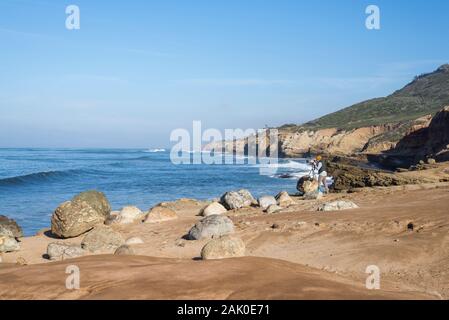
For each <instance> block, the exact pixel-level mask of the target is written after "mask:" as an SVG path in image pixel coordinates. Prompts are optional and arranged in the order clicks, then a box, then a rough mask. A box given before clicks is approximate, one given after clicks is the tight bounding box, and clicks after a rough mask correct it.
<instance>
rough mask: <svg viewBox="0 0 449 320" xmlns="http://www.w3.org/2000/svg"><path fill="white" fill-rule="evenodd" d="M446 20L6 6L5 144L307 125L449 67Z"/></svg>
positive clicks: (1, 50) (108, 141)
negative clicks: (72, 26)
mask: <svg viewBox="0 0 449 320" xmlns="http://www.w3.org/2000/svg"><path fill="white" fill-rule="evenodd" d="M68 5H77V6H78V8H79V9H80V29H79V30H69V29H67V28H66V18H67V16H68V15H67V14H66V7H67V6H68ZM368 5H377V6H378V7H379V9H380V29H379V30H369V29H367V28H366V26H365V20H366V18H367V17H368V15H367V14H366V12H365V9H366V7H367V6H368ZM447 12H449V2H448V1H445V0H427V1H404V0H395V1H391V0H385V1H383V0H382V1H380V0H372V1H362V0H341V1H337V0H327V1H301V0H291V1H288V0H245V1H243V0H239V1H236V0H226V1H224V0H214V1H210V0H208V1H196V0H191V1H182V0H179V1H174V0H164V1H154V0H152V1H148V0H145V1H144V0H142V1H137V0H129V1H120V2H119V1H110V0H109V1H105V0H72V1H60V0H1V1H0V147H67V148H81V147H105V148H115V147H117V148H158V147H166V146H168V145H170V140H169V138H170V133H171V132H172V130H174V129H177V128H184V129H186V130H189V131H191V130H192V121H194V120H199V121H201V124H202V128H203V130H205V129H209V128H216V129H219V130H222V131H223V130H224V129H225V128H230V129H233V128H241V129H248V128H255V129H257V128H263V127H264V126H265V125H268V126H270V127H272V126H279V125H282V124H286V123H297V124H300V123H303V122H306V121H309V120H312V119H314V118H316V117H319V116H322V115H325V114H327V113H330V112H333V111H336V110H338V109H341V108H343V107H346V106H349V105H351V104H353V103H356V102H360V101H363V100H366V99H370V98H374V97H379V96H385V95H388V94H390V93H392V92H393V91H395V90H397V89H399V88H401V87H402V86H404V85H405V84H407V83H408V82H410V81H411V80H412V79H413V77H414V76H415V75H418V74H421V73H425V72H430V71H433V70H435V69H436V68H438V66H440V65H441V64H444V63H449V41H447V35H448V34H449V19H447Z"/></svg>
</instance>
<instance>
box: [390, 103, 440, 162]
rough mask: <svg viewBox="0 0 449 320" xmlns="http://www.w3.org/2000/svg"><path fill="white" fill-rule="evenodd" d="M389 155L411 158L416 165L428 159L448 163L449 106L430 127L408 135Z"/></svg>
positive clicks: (437, 116) (434, 119)
mask: <svg viewBox="0 0 449 320" xmlns="http://www.w3.org/2000/svg"><path fill="white" fill-rule="evenodd" d="M387 154H388V156H390V157H394V156H403V157H409V158H411V159H413V162H414V163H417V162H419V161H420V160H425V159H427V158H434V159H436V160H437V161H448V160H449V106H447V107H445V108H443V110H441V111H440V112H438V113H437V114H436V115H435V116H434V117H433V118H432V120H431V121H430V124H429V125H428V126H426V127H423V128H420V129H419V130H416V131H413V132H410V133H409V134H407V135H406V136H405V137H404V138H402V139H401V140H400V141H399V142H398V144H397V145H396V147H395V148H394V149H393V150H391V151H390V152H388V153H387Z"/></svg>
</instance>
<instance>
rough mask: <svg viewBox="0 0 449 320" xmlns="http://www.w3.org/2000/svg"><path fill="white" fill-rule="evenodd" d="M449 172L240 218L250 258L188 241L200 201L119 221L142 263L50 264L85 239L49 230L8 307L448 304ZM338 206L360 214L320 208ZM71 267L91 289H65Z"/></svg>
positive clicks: (3, 285) (11, 263) (4, 285)
mask: <svg viewBox="0 0 449 320" xmlns="http://www.w3.org/2000/svg"><path fill="white" fill-rule="evenodd" d="M448 168H449V167H448V165H447V164H440V165H439V166H438V167H437V169H434V170H424V171H417V172H415V173H413V174H415V175H426V177H428V178H429V177H430V178H432V177H434V178H435V182H433V183H427V184H415V185H404V186H392V187H374V188H359V189H356V190H353V192H350V193H333V194H329V195H326V196H325V197H323V198H321V199H317V200H303V199H302V197H297V196H296V197H295V196H292V199H293V200H294V201H295V203H294V204H292V205H290V206H288V207H285V208H282V209H281V210H280V211H277V212H275V213H272V214H267V213H266V212H264V211H263V210H262V209H261V208H259V207H257V206H252V207H247V208H241V209H235V210H229V211H227V212H226V215H227V216H228V217H229V218H230V219H231V220H232V222H233V223H234V226H235V232H234V234H233V236H234V237H238V238H240V239H242V240H243V242H244V244H245V246H246V251H245V256H244V257H234V258H229V259H219V260H206V261H204V260H201V249H202V248H203V246H204V245H205V244H206V243H207V242H209V241H210V239H200V240H187V239H186V237H185V235H186V234H187V233H188V232H189V229H190V228H191V227H192V226H193V225H194V224H195V223H197V222H198V221H200V220H201V219H203V217H201V216H200V215H199V214H200V213H201V211H202V209H203V208H204V207H205V206H207V205H208V203H207V202H202V201H197V200H194V199H181V200H178V201H175V202H168V203H164V204H163V206H164V207H165V208H169V209H171V210H173V211H174V212H176V215H177V218H176V219H172V220H167V221H161V222H156V223H142V222H141V221H135V222H134V223H131V224H112V225H111V226H110V228H112V229H114V230H115V231H117V232H119V233H120V234H121V235H122V236H123V238H124V239H128V238H131V237H138V238H140V239H141V240H142V242H143V243H140V244H133V245H131V247H132V249H133V253H134V254H133V255H112V253H113V252H110V251H109V252H107V251H105V252H101V254H100V253H98V252H96V253H95V254H93V253H86V254H85V255H84V256H83V257H80V258H75V259H67V260H64V261H50V260H49V259H48V257H46V252H47V246H48V245H49V244H50V243H52V242H55V241H57V242H64V243H70V244H77V245H79V244H80V243H81V242H82V239H83V238H84V236H85V235H84V234H83V235H81V236H78V237H75V238H70V239H64V240H61V239H55V237H54V235H52V234H51V232H49V231H45V230H44V231H42V232H41V233H39V235H36V236H33V237H25V238H21V239H20V240H21V242H20V245H21V249H20V250H19V251H16V252H10V253H4V254H3V255H2V260H3V263H1V264H0V279H1V281H0V299H187V298H188V299H448V298H449V277H448V274H447V273H448V270H449V246H448V243H449V236H448V235H449V224H448V222H447V213H448V209H447V208H448V205H449V182H437V181H442V180H444V179H445V178H447V177H448V176H449V170H448ZM405 174H411V173H405ZM335 200H344V201H352V202H354V203H355V204H357V206H359V208H355V209H349V210H340V211H325V212H322V211H317V208H319V207H320V205H322V204H324V203H329V202H332V201H335ZM142 209H143V208H142ZM68 265H76V266H78V267H79V268H80V272H81V285H80V290H68V289H67V288H66V287H65V281H66V278H67V274H66V273H65V268H66V267H67V266H68ZM369 265H376V266H378V267H379V269H380V285H381V287H380V289H379V290H368V289H367V288H366V287H365V281H366V278H367V276H368V274H367V273H366V272H365V271H366V268H367V266H369Z"/></svg>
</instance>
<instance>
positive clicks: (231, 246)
mask: <svg viewBox="0 0 449 320" xmlns="http://www.w3.org/2000/svg"><path fill="white" fill-rule="evenodd" d="M244 255H245V243H244V242H243V241H242V240H241V239H239V238H235V237H231V236H222V237H219V238H217V239H213V240H211V241H209V242H208V243H207V244H206V245H205V246H204V247H203V249H202V250H201V258H202V259H203V260H213V259H225V258H234V257H243V256H244Z"/></svg>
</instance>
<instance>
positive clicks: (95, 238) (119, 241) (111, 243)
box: [81, 226, 125, 252]
mask: <svg viewBox="0 0 449 320" xmlns="http://www.w3.org/2000/svg"><path fill="white" fill-rule="evenodd" d="M123 244H125V240H124V239H123V237H122V235H121V234H120V232H117V231H115V230H113V229H112V228H110V227H107V226H98V227H96V228H94V229H93V230H92V231H90V232H89V233H88V234H87V235H86V236H85V237H84V239H83V241H82V242H81V248H83V249H85V250H89V251H90V252H98V251H102V252H114V251H115V250H116V249H117V248H118V247H120V246H121V245H123Z"/></svg>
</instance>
